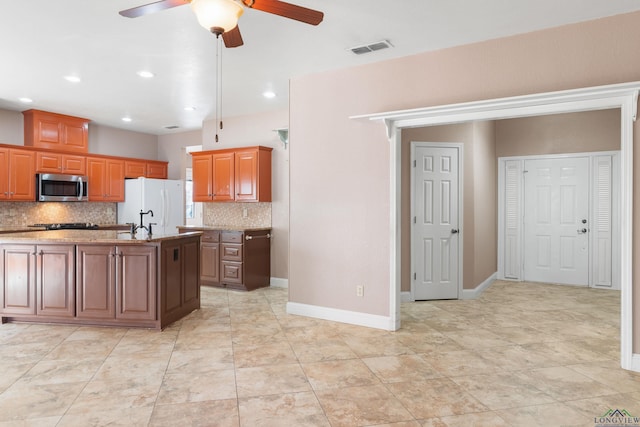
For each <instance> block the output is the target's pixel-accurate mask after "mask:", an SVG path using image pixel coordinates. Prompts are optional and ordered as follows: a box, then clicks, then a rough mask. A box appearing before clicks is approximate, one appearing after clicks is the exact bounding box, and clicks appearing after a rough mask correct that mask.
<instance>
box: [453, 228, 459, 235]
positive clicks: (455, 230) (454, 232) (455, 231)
mask: <svg viewBox="0 0 640 427" xmlns="http://www.w3.org/2000/svg"><path fill="white" fill-rule="evenodd" d="M459 231H460V230H458V229H457V228H452V229H451V234H456V233H458V232H459Z"/></svg>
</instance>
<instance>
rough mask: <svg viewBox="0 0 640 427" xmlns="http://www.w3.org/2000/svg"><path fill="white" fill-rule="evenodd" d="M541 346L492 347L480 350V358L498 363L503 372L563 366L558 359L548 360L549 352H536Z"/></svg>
mask: <svg viewBox="0 0 640 427" xmlns="http://www.w3.org/2000/svg"><path fill="white" fill-rule="evenodd" d="M540 345H542V344H539V345H538V344H530V345H527V346H520V345H509V346H504V347H492V348H485V349H482V352H481V354H482V357H483V358H484V359H487V360H495V361H496V362H499V363H500V368H502V370H504V371H522V370H527V369H535V368H547V367H552V366H560V365H563V364H564V363H563V361H562V360H561V359H560V358H559V357H555V358H550V356H551V355H552V353H551V352H548V353H546V354H545V353H543V352H540V351H538V347H539V346H540Z"/></svg>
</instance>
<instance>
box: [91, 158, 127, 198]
mask: <svg viewBox="0 0 640 427" xmlns="http://www.w3.org/2000/svg"><path fill="white" fill-rule="evenodd" d="M105 181H106V183H107V186H108V188H107V197H106V200H109V201H111V202H124V162H123V161H122V160H107V177H106V180H105ZM89 188H91V183H89Z"/></svg>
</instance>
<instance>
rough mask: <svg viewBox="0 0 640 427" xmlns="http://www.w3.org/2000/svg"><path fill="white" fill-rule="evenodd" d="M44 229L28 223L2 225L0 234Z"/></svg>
mask: <svg viewBox="0 0 640 427" xmlns="http://www.w3.org/2000/svg"><path fill="white" fill-rule="evenodd" d="M42 230H44V227H28V226H26V225H0V234H4V233H20V232H27V231H42Z"/></svg>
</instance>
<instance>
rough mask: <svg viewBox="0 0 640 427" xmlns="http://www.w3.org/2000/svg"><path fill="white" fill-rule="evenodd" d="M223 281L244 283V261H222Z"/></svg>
mask: <svg viewBox="0 0 640 427" xmlns="http://www.w3.org/2000/svg"><path fill="white" fill-rule="evenodd" d="M220 264H221V266H222V282H223V283H237V284H241V283H242V263H241V262H232V261H222V262H221V263H220Z"/></svg>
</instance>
